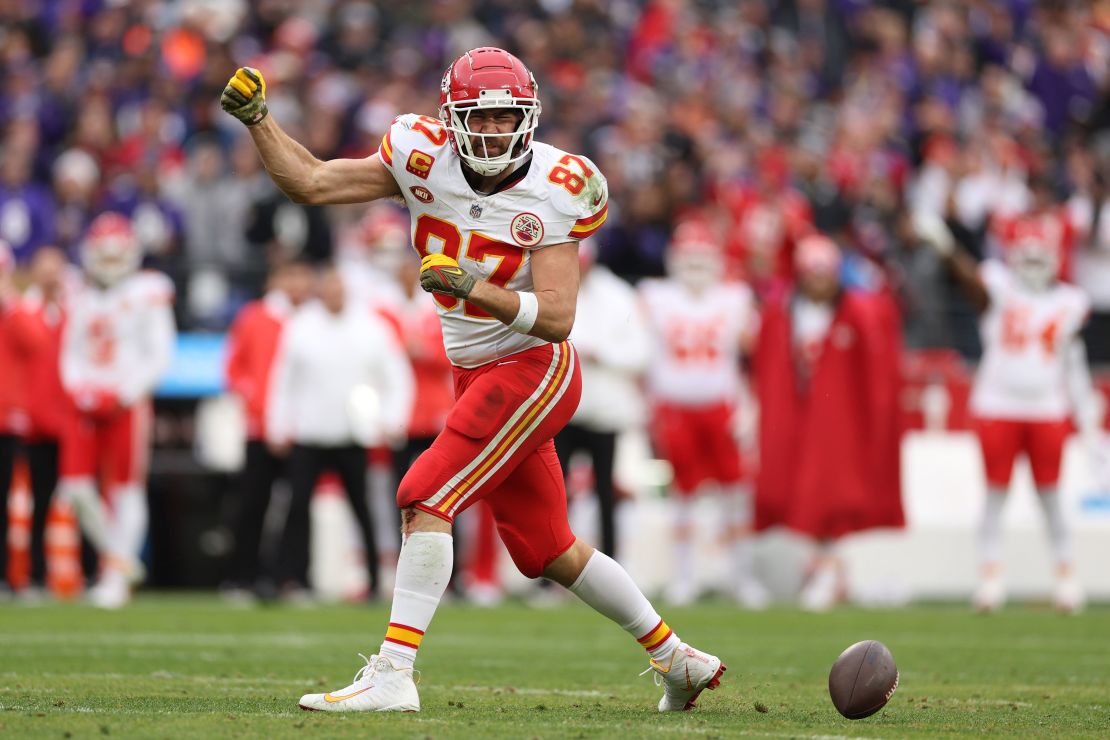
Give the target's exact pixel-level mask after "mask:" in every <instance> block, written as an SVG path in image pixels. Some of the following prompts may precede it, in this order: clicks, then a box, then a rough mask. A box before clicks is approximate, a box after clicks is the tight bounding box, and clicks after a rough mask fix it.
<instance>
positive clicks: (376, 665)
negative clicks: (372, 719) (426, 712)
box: [298, 653, 420, 712]
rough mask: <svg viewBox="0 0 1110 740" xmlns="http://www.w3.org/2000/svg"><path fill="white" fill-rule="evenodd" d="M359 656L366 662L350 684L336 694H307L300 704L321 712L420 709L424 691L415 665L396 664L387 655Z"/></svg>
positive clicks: (302, 706) (407, 710)
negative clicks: (418, 687)
mask: <svg viewBox="0 0 1110 740" xmlns="http://www.w3.org/2000/svg"><path fill="white" fill-rule="evenodd" d="M359 657H360V658H362V659H363V660H365V661H366V665H364V666H363V667H362V668H360V669H359V671H358V673H356V674H355V680H354V682H353V683H352V684H351V685H350V686H348V687H346V688H343V689H340V690H339V691H336V692H335V693H334V694H333V693H330V692H329V693H327V694H305V695H304V696H302V697H301V700H300V702H298V706H299V707H300V708H301V709H307V710H311V711H317V712H419V711H420V695H419V694H418V693H417V692H416V681H414V680H413V671H412V669H411V668H395V667H394V666H393V663H392V662H390V660H389V658H387V657H385V656H384V655H371V656H370V657H369V658H367V657H366V656H365V655H363V654H362V653H359Z"/></svg>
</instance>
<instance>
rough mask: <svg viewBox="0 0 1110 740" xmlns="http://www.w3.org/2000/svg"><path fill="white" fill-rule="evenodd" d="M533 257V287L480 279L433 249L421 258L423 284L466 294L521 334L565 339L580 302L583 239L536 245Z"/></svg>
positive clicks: (437, 290)
mask: <svg viewBox="0 0 1110 740" xmlns="http://www.w3.org/2000/svg"><path fill="white" fill-rule="evenodd" d="M531 259H532V285H533V289H532V292H531V293H529V292H526V291H514V290H506V289H505V288H500V287H498V286H496V285H493V284H492V283H487V282H485V281H484V280H475V279H474V277H473V276H472V275H470V274H468V273H467V272H466V271H465V270H463V269H462V268H461V267H459V265H458V263H457V262H456V261H455V260H453V259H451V258H450V257H448V256H446V255H443V254H429V255H428V256H427V257H425V258H424V261H423V262H421V264H420V287H422V288H423V289H424V290H426V291H428V292H429V293H443V294H446V295H453V296H455V297H456V298H465V299H466V300H467V301H469V302H471V303H473V304H474V305H475V306H477V307H478V308H481V309H483V310H485V311H487V312H488V313H490V314H492V315H493V317H494V318H496V319H497V320H498V321H501V322H502V323H504V324H505V325H507V326H508V327H509V328H510V329H514V330H515V331H518V332H520V333H521V334H528V335H530V336H533V337H539V338H540V339H545V340H547V341H549V342H562V341H563V340H564V339H566V338H567V337H568V336H570V329H571V327H572V326H573V325H574V312H575V309H576V308H577V302H578V279H579V275H578V243H577V242H565V243H563V244H556V245H554V246H551V247H546V248H544V249H540V250H537V251H534V252H532V255H531Z"/></svg>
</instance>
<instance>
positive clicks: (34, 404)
mask: <svg viewBox="0 0 1110 740" xmlns="http://www.w3.org/2000/svg"><path fill="white" fill-rule="evenodd" d="M7 323H8V332H9V339H10V341H11V343H12V346H13V348H14V350H15V354H16V359H17V361H18V362H19V363H20V364H21V365H22V368H23V373H24V375H23V378H24V380H25V383H26V384H25V386H24V388H25V395H24V398H23V400H24V402H25V403H26V410H27V418H28V421H29V426H28V428H27V429H26V435H27V438H28V439H31V440H45V439H55V440H56V439H58V438H60V437H61V435H62V430H63V429H64V428H65V422H66V419H67V417H68V416H69V414H70V413H72V411H73V405H72V403H71V401H70V399H69V395H68V394H67V393H66V391H65V388H63V386H62V374H61V370H60V365H59V356H60V354H61V349H62V330H63V329H64V327H65V312H64V310H63V309H62V308H60V307H59V306H56V305H46V304H44V303H43V301H42V299H41V298H39V297H38V296H37V295H36V294H35V293H34V292H33V291H32V292H30V293H29V294H28V295H27V296H26V297H25V298H24V299H23V301H22V302H21V303H20V305H19V307H18V308H17V309H16V310H15V311H13V312H12V313H11V315H10V316H9V319H8V322H7ZM0 362H2V361H0Z"/></svg>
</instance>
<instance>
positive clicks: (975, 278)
mask: <svg viewBox="0 0 1110 740" xmlns="http://www.w3.org/2000/svg"><path fill="white" fill-rule="evenodd" d="M946 261H947V262H948V269H950V270H951V271H952V274H953V275H954V276H955V277H956V282H958V283H959V284H960V289H961V290H962V291H963V293H964V295H965V296H967V299H968V300H969V301H970V302H971V305H972V307H973V308H974V309H975V310H976V311H978V312H979V313H983V312H984V311H986V310H987V308H988V307H989V306H990V294H988V293H987V288H986V286H985V285H983V279H982V278H980V277H979V265H978V264H976V262H975V260H974V258H972V256H971V255H970V254H968V253H967V252H965V251H963V250H962V249H958V248H957V249H956V250H955V251H953V252H952V254H950V255H949V256H948V257H947V260H946Z"/></svg>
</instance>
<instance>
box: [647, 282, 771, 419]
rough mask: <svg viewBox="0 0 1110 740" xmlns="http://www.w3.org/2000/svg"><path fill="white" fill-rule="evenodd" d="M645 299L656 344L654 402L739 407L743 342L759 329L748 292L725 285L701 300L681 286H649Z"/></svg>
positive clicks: (743, 287)
mask: <svg viewBox="0 0 1110 740" xmlns="http://www.w3.org/2000/svg"><path fill="white" fill-rule="evenodd" d="M640 295H641V297H642V300H643V303H644V308H645V313H646V314H647V316H648V322H649V324H650V325H651V328H652V334H653V336H654V338H655V352H654V355H653V359H652V363H651V366H650V368H649V369H648V374H647V381H648V391H649V393H650V394H651V396H652V398H654V399H656V400H659V401H664V402H668V403H676V404H682V405H688V406H702V405H709V404H713V403H719V402H721V401H725V402H732V401H735V400H736V399H737V397H738V395H739V392H740V353H741V348H742V344H743V340H744V338H745V336H750V335H751V334H752V333H754V331H755V328H756V324H757V316H756V310H755V300H754V298H753V296H752V292H751V290H750V289H749V288H748V286H747V285H744V284H743V283H724V284H720V285H714V286H711V287H708V288H706V290H704V291H703V292H701V293H700V294H695V293H692V292H690V291H688V290H687V289H686V288H684V287H683V286H682V285H681V284H679V283H678V282H677V281H675V280H645V281H644V282H643V283H641V285H640Z"/></svg>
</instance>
